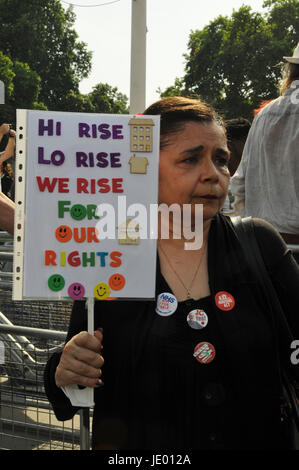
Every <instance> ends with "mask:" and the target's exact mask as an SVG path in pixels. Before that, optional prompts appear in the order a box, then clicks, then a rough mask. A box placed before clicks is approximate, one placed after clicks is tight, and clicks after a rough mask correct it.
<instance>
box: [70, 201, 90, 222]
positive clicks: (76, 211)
mask: <svg viewBox="0 0 299 470" xmlns="http://www.w3.org/2000/svg"><path fill="white" fill-rule="evenodd" d="M85 216H86V209H85V207H84V206H82V204H75V205H74V206H72V208H71V217H72V218H73V219H75V220H82V219H84V217H85Z"/></svg>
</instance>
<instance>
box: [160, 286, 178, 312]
mask: <svg viewBox="0 0 299 470" xmlns="http://www.w3.org/2000/svg"><path fill="white" fill-rule="evenodd" d="M177 307H178V301H177V299H176V297H175V296H174V295H173V294H170V293H169V292H163V293H162V294H160V295H158V298H157V305H156V312H157V313H158V314H159V315H161V316H162V317H168V316H169V315H172V314H173V313H174V312H175V311H176V309H177Z"/></svg>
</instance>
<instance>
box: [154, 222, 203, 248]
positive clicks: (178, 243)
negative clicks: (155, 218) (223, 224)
mask: <svg viewBox="0 0 299 470" xmlns="http://www.w3.org/2000/svg"><path fill="white" fill-rule="evenodd" d="M211 222H212V221H211V219H209V220H206V221H203V226H202V237H201V236H200V234H197V238H198V239H199V240H200V241H201V243H200V246H198V248H196V247H195V245H196V244H195V243H194V242H195V237H194V238H192V239H187V238H185V237H184V235H183V234H181V235H180V238H176V237H177V232H174V231H173V230H172V227H171V226H170V227H169V237H168V238H162V236H161V228H160V226H159V236H158V240H159V243H163V245H166V246H169V247H172V248H173V249H176V250H183V249H185V250H186V245H187V246H188V244H190V246H192V244H194V248H193V249H200V248H201V246H202V245H203V244H204V243H206V241H207V240H208V236H209V230H210V226H211ZM197 245H198V243H197ZM187 250H188V251H189V250H190V248H189V249H187ZM191 251H192V248H191Z"/></svg>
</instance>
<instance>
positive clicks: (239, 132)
mask: <svg viewBox="0 0 299 470" xmlns="http://www.w3.org/2000/svg"><path fill="white" fill-rule="evenodd" d="M250 126H251V124H250V122H249V121H248V119H245V118H242V117H240V118H235V119H229V120H227V121H226V122H225V127H226V134H227V146H228V148H229V151H230V159H229V162H228V169H229V173H230V176H231V177H232V176H233V175H234V174H235V172H236V170H237V168H238V166H239V164H240V162H241V158H242V152H243V149H244V145H245V142H246V139H247V136H248V132H249V130H250ZM230 186H231V185H229V187H228V193H227V198H226V200H225V203H224V206H223V209H222V212H223V214H227V215H233V212H234V210H233V203H234V196H233V193H232V191H231V187H230Z"/></svg>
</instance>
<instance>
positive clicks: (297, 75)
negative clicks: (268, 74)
mask: <svg viewBox="0 0 299 470" xmlns="http://www.w3.org/2000/svg"><path fill="white" fill-rule="evenodd" d="M294 80H299V64H292V63H291V62H287V63H286V64H284V66H283V69H282V82H281V85H280V87H279V91H280V94H281V95H284V94H285V92H286V91H287V89H288V88H289V87H290V85H291V83H292V82H293V81H294Z"/></svg>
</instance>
